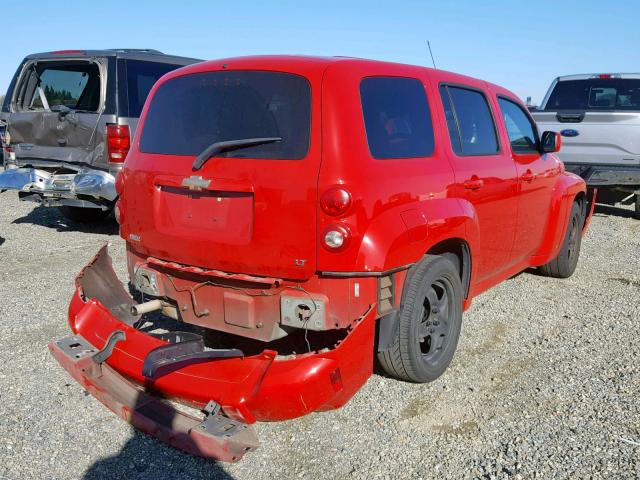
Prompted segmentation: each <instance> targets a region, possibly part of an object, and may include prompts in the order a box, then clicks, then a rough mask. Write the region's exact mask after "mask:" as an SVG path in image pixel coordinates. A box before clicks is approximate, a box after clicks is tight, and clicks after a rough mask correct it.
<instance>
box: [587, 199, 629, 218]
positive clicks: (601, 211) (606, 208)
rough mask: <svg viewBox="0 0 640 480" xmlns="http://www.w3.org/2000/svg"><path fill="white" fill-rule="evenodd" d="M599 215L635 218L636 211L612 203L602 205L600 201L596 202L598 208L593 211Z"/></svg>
mask: <svg viewBox="0 0 640 480" xmlns="http://www.w3.org/2000/svg"><path fill="white" fill-rule="evenodd" d="M593 213H594V214H595V215H598V216H609V215H611V216H614V217H623V218H634V211H633V210H630V209H628V208H621V207H613V206H611V205H602V204H600V203H596V208H595V209H594V212H593Z"/></svg>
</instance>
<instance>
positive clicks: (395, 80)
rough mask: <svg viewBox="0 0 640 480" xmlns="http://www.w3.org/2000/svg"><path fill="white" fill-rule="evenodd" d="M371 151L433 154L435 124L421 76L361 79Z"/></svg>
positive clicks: (380, 154)
mask: <svg viewBox="0 0 640 480" xmlns="http://www.w3.org/2000/svg"><path fill="white" fill-rule="evenodd" d="M360 99H361V101H362V112H363V114H364V124H365V129H366V132H367V142H368V144H369V151H370V152H371V155H372V156H373V157H374V158H377V159H391V158H416V157H429V156H431V155H432V154H433V148H434V140H433V125H432V124H431V112H430V111H429V104H428V102H427V95H426V93H425V91H424V86H423V85H422V82H421V81H420V80H417V79H415V78H402V77H369V78H365V79H363V80H362V82H361V83H360Z"/></svg>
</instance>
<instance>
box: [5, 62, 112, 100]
mask: <svg viewBox="0 0 640 480" xmlns="http://www.w3.org/2000/svg"><path fill="white" fill-rule="evenodd" d="M60 105H62V106H65V107H68V108H71V109H73V110H83V111H87V112H96V111H97V110H98V108H99V107H100V70H99V68H98V65H96V64H95V63H92V62H66V63H53V62H39V63H32V64H31V65H29V66H28V67H27V69H26V71H25V73H24V75H23V77H22V79H21V82H20V85H19V87H18V96H17V99H16V108H17V109H18V110H50V109H51V108H53V107H56V106H60Z"/></svg>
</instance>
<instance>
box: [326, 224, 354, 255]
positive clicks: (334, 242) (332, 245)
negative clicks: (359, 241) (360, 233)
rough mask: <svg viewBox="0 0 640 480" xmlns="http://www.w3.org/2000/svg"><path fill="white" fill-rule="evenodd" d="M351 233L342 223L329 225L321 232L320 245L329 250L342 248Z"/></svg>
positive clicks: (345, 245) (336, 250)
mask: <svg viewBox="0 0 640 480" xmlns="http://www.w3.org/2000/svg"><path fill="white" fill-rule="evenodd" d="M350 238H351V233H350V232H349V230H348V229H347V228H346V227H344V226H342V225H329V226H328V227H326V228H325V229H324V232H323V233H322V246H323V247H324V248H326V249H327V250H329V251H330V252H339V251H341V250H344V249H345V248H346V247H347V245H348V244H349V239H350Z"/></svg>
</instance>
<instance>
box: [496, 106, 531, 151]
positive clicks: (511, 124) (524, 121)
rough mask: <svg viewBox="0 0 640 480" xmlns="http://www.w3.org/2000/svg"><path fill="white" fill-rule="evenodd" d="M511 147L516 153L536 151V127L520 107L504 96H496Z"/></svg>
mask: <svg viewBox="0 0 640 480" xmlns="http://www.w3.org/2000/svg"><path fill="white" fill-rule="evenodd" d="M498 103H499V104H500V109H501V110H502V116H503V118H504V124H505V126H506V127H507V135H509V142H510V143H511V149H512V150H513V151H514V152H516V153H526V152H537V151H538V150H539V149H538V135H537V132H536V127H535V125H534V124H533V122H532V121H531V119H530V118H529V116H528V115H527V114H526V113H525V112H524V111H523V110H522V107H520V105H518V104H517V103H515V102H512V101H511V100H507V99H506V98H502V97H500V98H498Z"/></svg>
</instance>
